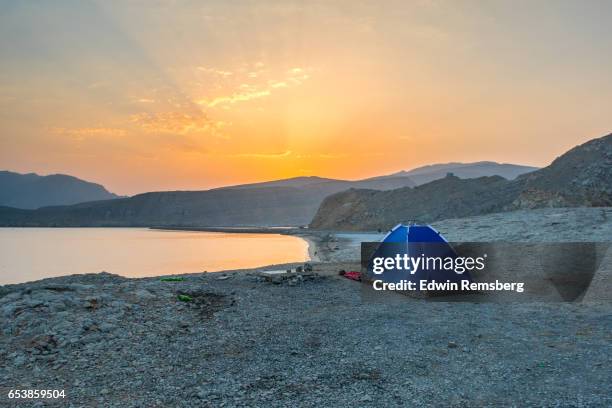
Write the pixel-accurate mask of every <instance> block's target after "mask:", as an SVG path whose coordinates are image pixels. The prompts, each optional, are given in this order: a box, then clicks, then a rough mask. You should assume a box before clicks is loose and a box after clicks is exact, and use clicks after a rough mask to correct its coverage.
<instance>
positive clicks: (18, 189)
mask: <svg viewBox="0 0 612 408" xmlns="http://www.w3.org/2000/svg"><path fill="white" fill-rule="evenodd" d="M118 197H119V196H117V195H116V194H113V193H111V192H109V191H108V190H106V188H105V187H104V186H102V185H100V184H97V183H93V182H90V181H86V180H83V179H80V178H78V177H74V176H71V175H67V174H49V175H45V176H41V175H38V174H36V173H25V174H21V173H16V172H12V171H8V170H3V171H0V205H2V206H8V207H16V208H22V209H36V208H40V207H46V206H50V205H70V204H76V203H79V202H84V201H96V200H108V199H114V198H118Z"/></svg>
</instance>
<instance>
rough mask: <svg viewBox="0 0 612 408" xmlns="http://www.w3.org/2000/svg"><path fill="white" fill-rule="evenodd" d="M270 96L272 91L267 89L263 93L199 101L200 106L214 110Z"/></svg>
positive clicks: (238, 94) (243, 93)
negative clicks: (216, 107) (214, 108)
mask: <svg viewBox="0 0 612 408" xmlns="http://www.w3.org/2000/svg"><path fill="white" fill-rule="evenodd" d="M268 95H270V91H269V90H267V89H264V90H261V91H251V92H238V93H234V94H232V95H230V96H219V97H216V98H214V99H212V100H206V99H200V100H199V101H197V104H199V105H206V106H208V107H209V108H213V107H215V106H217V105H225V104H234V103H236V102H245V101H250V100H253V99H259V98H263V97H266V96H268Z"/></svg>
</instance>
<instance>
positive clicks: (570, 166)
mask: <svg viewBox="0 0 612 408" xmlns="http://www.w3.org/2000/svg"><path fill="white" fill-rule="evenodd" d="M517 182H519V183H521V184H523V186H524V187H523V189H522V191H521V194H520V195H519V197H518V198H517V199H516V200H515V202H514V203H513V208H536V207H579V206H587V207H602V206H607V205H610V204H611V203H612V134H609V135H608V136H604V137H602V138H599V139H594V140H591V141H589V142H587V143H585V144H583V145H580V146H577V147H575V148H573V149H571V150H570V151H568V152H567V153H565V154H564V155H562V156H561V157H559V158H557V159H556V160H555V161H553V162H552V163H551V164H550V166H548V167H545V168H543V169H541V170H539V171H536V172H533V173H528V174H525V175H522V176H519V178H518V180H517Z"/></svg>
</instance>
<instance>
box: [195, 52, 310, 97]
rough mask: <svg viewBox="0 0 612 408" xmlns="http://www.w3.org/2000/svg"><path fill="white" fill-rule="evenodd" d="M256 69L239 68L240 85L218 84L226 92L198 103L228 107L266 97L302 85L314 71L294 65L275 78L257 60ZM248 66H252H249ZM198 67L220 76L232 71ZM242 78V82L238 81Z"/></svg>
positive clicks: (237, 78)
mask: <svg viewBox="0 0 612 408" xmlns="http://www.w3.org/2000/svg"><path fill="white" fill-rule="evenodd" d="M252 66H253V67H255V68H256V70H249V69H245V68H244V67H243V68H242V69H238V71H237V72H236V74H235V75H234V74H233V73H232V75H234V81H235V83H237V84H238V85H234V89H229V90H228V89H227V85H228V84H227V83H225V84H223V85H222V86H220V85H218V87H219V88H221V89H223V88H225V89H226V92H225V94H221V95H219V96H215V97H209V98H200V99H198V100H196V103H197V104H199V105H202V106H206V107H209V108H214V107H227V106H228V105H233V104H236V103H239V102H248V101H252V100H255V99H261V98H265V97H267V96H269V95H271V94H272V93H273V92H275V91H280V90H281V89H287V88H291V87H294V86H298V85H301V84H302V83H304V82H305V81H306V80H308V79H309V78H310V73H311V72H312V71H313V68H311V67H293V68H290V69H287V70H285V71H282V72H281V73H280V75H278V76H277V77H276V78H274V77H273V76H272V75H271V74H270V71H269V70H266V69H263V67H264V64H263V63H262V62H257V63H255V64H253V65H252ZM247 68H250V66H248V67H247ZM198 69H201V70H205V71H206V72H211V73H216V74H217V75H220V76H225V74H227V73H231V71H224V70H219V69H215V68H203V67H198ZM240 80H242V82H238V81H240Z"/></svg>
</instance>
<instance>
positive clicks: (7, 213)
mask: <svg viewBox="0 0 612 408" xmlns="http://www.w3.org/2000/svg"><path fill="white" fill-rule="evenodd" d="M532 169H533V168H531V167H526V166H516V165H508V164H496V163H492V162H479V163H468V164H463V163H449V164H444V165H434V166H428V168H420V169H415V171H416V172H415V173H414V176H415V177H416V178H417V180H426V179H428V178H436V177H437V178H439V177H444V176H445V175H446V173H447V172H462V173H460V174H462V175H468V176H469V175H477V176H481V175H491V174H501V175H504V176H508V177H514V176H515V175H516V174H518V173H521V172H525V171H529V170H532ZM417 170H418V171H417ZM417 184H418V183H416V182H415V181H414V179H413V175H412V171H409V172H400V173H396V174H391V175H387V176H380V177H373V178H369V179H364V180H357V181H348V180H335V179H328V178H322V177H295V178H291V179H285V180H277V181H269V182H262V183H254V184H243V185H237V186H229V187H222V188H217V189H212V190H206V191H166V192H154V193H145V194H139V195H136V196H133V197H130V198H119V199H114V200H106V201H95V202H83V203H80V204H76V205H70V206H56V207H50V208H40V209H38V210H28V209H16V208H8V207H14V206H15V205H13V206H11V205H8V204H4V205H5V207H0V226H245V225H249V226H262V225H263V226H274V225H276V226H278V225H305V224H308V223H309V222H310V221H311V220H312V218H313V216H314V215H315V213H316V211H317V209H318V208H319V205H320V204H321V202H322V201H323V199H324V198H325V197H327V196H329V195H331V194H334V193H338V192H341V191H345V190H348V189H371V190H379V191H386V190H393V189H398V188H405V187H414V186H416V185H417ZM109 194H110V193H109ZM24 208H27V207H24ZM30 208H31V207H30Z"/></svg>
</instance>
